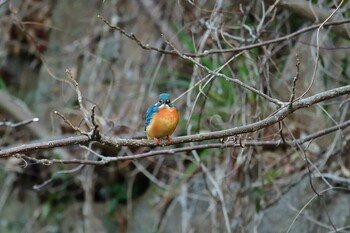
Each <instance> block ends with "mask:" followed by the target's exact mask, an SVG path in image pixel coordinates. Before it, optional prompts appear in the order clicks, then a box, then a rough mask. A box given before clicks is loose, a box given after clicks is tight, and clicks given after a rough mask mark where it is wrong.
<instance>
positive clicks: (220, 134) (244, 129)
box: [0, 85, 350, 164]
mask: <svg viewBox="0 0 350 233" xmlns="http://www.w3.org/2000/svg"><path fill="white" fill-rule="evenodd" d="M349 93H350V85H348V86H344V87H339V88H335V89H332V90H329V91H325V92H322V93H319V94H316V95H314V96H311V97H307V98H304V99H300V100H297V101H295V102H294V104H293V105H292V106H291V107H288V106H289V105H285V106H284V107H282V108H280V109H279V110H278V111H277V112H276V113H275V114H273V115H270V116H268V117H267V118H265V119H263V120H261V121H258V122H255V123H252V124H249V125H245V126H240V127H235V128H231V129H227V130H220V131H216V132H210V133H201V134H195V135H188V136H182V137H177V138H173V140H172V144H182V143H186V142H198V141H205V140H210V139H219V138H224V137H230V136H234V135H239V134H244V133H250V132H255V131H257V130H259V129H262V128H265V127H267V126H270V125H273V124H275V123H278V122H280V121H281V120H283V119H284V118H285V117H287V116H288V115H290V114H291V113H293V112H294V111H296V110H298V109H301V108H307V107H310V106H312V105H314V104H316V103H319V102H321V101H324V100H328V99H331V98H334V97H339V96H342V95H346V94H349ZM349 124H350V122H349V121H346V122H344V123H342V124H340V125H337V126H333V127H331V128H328V129H325V130H322V131H320V132H318V133H316V134H314V135H309V136H308V137H306V138H304V139H299V140H297V141H294V142H293V141H291V142H288V141H287V142H286V143H287V144H291V145H295V143H298V144H302V143H304V142H306V141H310V140H312V139H314V138H316V137H320V136H323V135H326V134H329V133H331V132H333V131H336V130H338V129H342V128H345V127H347V126H348V125H349ZM100 136H101V138H100V139H99V140H98V142H100V143H102V144H107V145H110V146H114V147H120V146H128V147H142V146H145V147H146V146H148V147H155V146H158V145H157V144H156V143H155V142H154V141H153V140H145V139H141V140H136V139H120V138H115V137H109V136H105V135H100ZM90 141H91V138H89V137H88V136H86V135H80V136H72V137H68V138H62V139H55V140H50V141H45V142H37V143H31V144H25V145H21V146H14V147H10V148H5V149H2V150H0V157H8V156H11V155H15V154H19V153H26V152H30V151H36V150H42V149H50V148H55V147H62V146H69V145H77V144H86V143H88V142H90ZM259 143H260V144H259ZM259 143H258V144H256V143H255V144H254V145H255V146H257V145H262V144H264V145H270V146H271V145H276V146H278V145H279V144H282V143H281V142H280V141H275V142H259ZM166 145H168V143H167V142H166V141H164V142H161V143H160V146H166ZM229 145H230V144H224V145H222V144H220V147H219V146H218V145H215V147H216V148H221V147H228V146H229ZM233 145H234V146H240V147H241V146H242V145H243V146H247V145H249V141H247V142H244V143H235V144H233ZM201 146H202V147H191V148H190V149H189V148H188V147H187V148H186V147H185V148H178V149H167V150H163V151H160V152H159V151H158V152H147V153H145V154H138V155H131V156H124V157H115V158H114V160H112V159H108V160H104V161H93V162H91V163H92V164H105V163H107V162H111V161H117V160H125V159H139V158H144V157H149V156H154V155H157V154H159V153H161V154H174V153H177V152H181V151H186V150H187V151H188V150H196V149H205V148H212V147H213V145H211V146H208V145H206V146H205V145H201ZM22 157H23V158H25V159H30V160H33V159H34V158H31V157H28V156H25V157H24V156H22ZM34 160H35V162H40V161H41V163H44V162H48V161H49V162H50V163H81V164H85V163H87V164H91V163H90V162H84V161H82V160H45V161H44V160H37V159H34Z"/></svg>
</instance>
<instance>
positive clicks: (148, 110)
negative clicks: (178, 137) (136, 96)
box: [145, 104, 160, 130]
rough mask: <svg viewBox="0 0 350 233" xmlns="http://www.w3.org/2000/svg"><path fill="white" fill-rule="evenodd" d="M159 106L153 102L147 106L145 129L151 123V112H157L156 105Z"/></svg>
mask: <svg viewBox="0 0 350 233" xmlns="http://www.w3.org/2000/svg"><path fill="white" fill-rule="evenodd" d="M159 106H160V104H155V105H151V106H149V107H148V109H147V111H146V122H145V130H146V128H147V126H148V125H149V124H150V123H151V120H152V117H153V114H154V113H156V112H158V107H159Z"/></svg>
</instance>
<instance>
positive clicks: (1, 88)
mask: <svg viewBox="0 0 350 233" xmlns="http://www.w3.org/2000/svg"><path fill="white" fill-rule="evenodd" d="M0 91H4V92H6V93H8V88H7V85H6V83H5V81H4V79H3V78H2V77H1V76H0Z"/></svg>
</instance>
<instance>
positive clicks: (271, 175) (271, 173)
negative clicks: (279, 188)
mask: <svg viewBox="0 0 350 233" xmlns="http://www.w3.org/2000/svg"><path fill="white" fill-rule="evenodd" d="M282 173H283V169H282V168H276V169H270V170H268V171H266V172H265V173H263V174H262V177H263V179H264V180H265V181H266V182H267V185H271V184H272V183H273V182H274V181H275V179H276V178H278V177H279V176H281V175H282Z"/></svg>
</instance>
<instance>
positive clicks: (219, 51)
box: [97, 15, 350, 57]
mask: <svg viewBox="0 0 350 233" xmlns="http://www.w3.org/2000/svg"><path fill="white" fill-rule="evenodd" d="M97 17H98V18H99V19H101V20H102V21H103V22H104V23H105V24H106V25H107V26H108V27H110V28H111V29H114V30H117V31H119V32H120V33H122V34H123V35H124V36H126V37H128V38H129V39H131V40H133V41H135V42H136V43H137V44H138V45H139V46H140V47H141V48H142V49H145V50H153V51H157V52H160V53H163V54H169V55H179V53H178V52H177V51H175V50H165V49H160V48H157V47H154V46H151V45H149V44H144V43H142V42H141V41H140V39H138V38H137V37H136V36H135V35H134V34H129V33H127V32H126V31H125V30H124V29H122V28H121V27H119V26H116V25H112V24H111V23H110V22H108V21H107V20H106V19H105V18H104V17H102V16H101V15H98V16H97ZM347 23H350V19H345V20H339V21H334V22H329V23H325V24H322V23H320V24H315V25H312V26H309V27H306V28H302V29H300V30H298V31H296V32H293V33H291V34H288V35H285V36H282V37H279V38H277V39H272V40H267V41H263V42H260V43H256V44H251V45H246V46H242V47H238V48H232V49H212V50H207V51H204V52H203V53H199V54H194V53H182V52H181V54H182V55H185V56H188V57H205V56H208V55H211V54H223V53H232V52H234V53H237V52H241V51H244V50H248V49H253V48H258V47H261V46H265V45H269V44H275V43H278V42H282V41H285V40H290V39H292V38H294V37H297V36H299V35H301V34H303V33H305V32H308V31H312V30H314V29H316V28H319V27H320V26H324V27H326V26H332V25H342V24H347Z"/></svg>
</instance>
